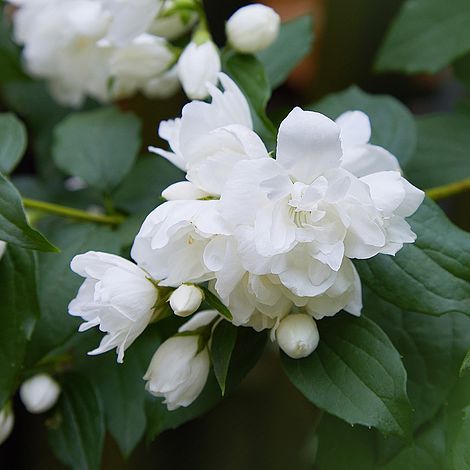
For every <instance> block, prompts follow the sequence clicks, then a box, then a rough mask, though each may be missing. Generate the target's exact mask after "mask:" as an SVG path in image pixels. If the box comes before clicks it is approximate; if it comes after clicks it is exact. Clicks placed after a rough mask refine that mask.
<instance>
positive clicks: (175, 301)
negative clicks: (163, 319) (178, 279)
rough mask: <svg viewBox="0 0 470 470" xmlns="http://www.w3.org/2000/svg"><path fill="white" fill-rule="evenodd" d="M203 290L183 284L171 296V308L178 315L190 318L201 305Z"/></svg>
mask: <svg viewBox="0 0 470 470" xmlns="http://www.w3.org/2000/svg"><path fill="white" fill-rule="evenodd" d="M202 299H203V293H202V290H201V289H200V288H199V287H196V286H193V285H187V284H182V285H181V286H179V287H178V289H176V290H175V291H174V292H173V293H172V294H171V295H170V306H171V308H172V309H173V311H174V312H175V314H176V315H178V316H180V317H188V316H189V315H192V314H193V313H194V312H195V311H196V310H197V309H198V308H199V306H200V305H201V302H202Z"/></svg>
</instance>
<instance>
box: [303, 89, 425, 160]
mask: <svg viewBox="0 0 470 470" xmlns="http://www.w3.org/2000/svg"><path fill="white" fill-rule="evenodd" d="M309 108H310V109H311V110H313V111H317V112H320V113H323V114H326V115H327V116H329V117H330V118H331V119H336V118H337V117H338V116H339V115H340V114H342V113H344V112H345V111H350V110H359V111H363V112H364V113H366V114H367V115H368V116H369V119H370V121H371V128H372V135H371V140H370V141H371V143H372V144H376V145H380V146H381V147H384V148H386V149H387V150H388V151H390V152H391V153H393V155H395V156H396V157H397V158H398V160H399V161H400V164H401V165H406V163H407V162H408V161H409V159H410V158H411V156H412V155H413V154H414V152H415V149H416V125H415V122H414V119H413V116H412V115H411V113H410V112H409V111H408V109H407V108H406V107H405V106H403V105H402V104H401V103H400V102H399V101H398V100H396V99H395V98H393V97H391V96H386V95H370V94H368V93H365V92H363V91H362V90H361V89H359V88H357V87H355V86H352V87H350V88H348V89H347V90H344V91H342V92H339V93H334V94H331V95H328V96H327V97H326V98H323V99H322V100H321V101H319V102H318V103H315V104H314V105H312V106H310V107H309Z"/></svg>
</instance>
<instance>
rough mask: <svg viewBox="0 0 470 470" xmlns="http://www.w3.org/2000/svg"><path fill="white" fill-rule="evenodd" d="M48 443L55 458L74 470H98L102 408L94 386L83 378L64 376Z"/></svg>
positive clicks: (102, 419)
mask: <svg viewBox="0 0 470 470" xmlns="http://www.w3.org/2000/svg"><path fill="white" fill-rule="evenodd" d="M63 378H64V380H63V382H62V393H61V397H60V400H59V404H58V406H57V410H56V413H55V415H54V417H53V418H52V419H51V420H50V421H49V423H50V424H49V426H50V429H49V442H50V443H51V446H52V449H53V451H54V453H55V454H56V456H57V458H58V459H59V460H60V461H61V462H62V463H64V464H65V465H67V466H69V467H71V468H72V469H74V470H98V469H99V468H100V467H101V465H100V462H101V453H102V449H103V443H104V436H105V424H104V411H103V405H102V403H101V401H100V399H99V396H98V394H97V391H96V389H95V387H94V385H93V384H92V383H91V382H90V381H89V380H88V379H86V378H85V377H83V376H79V375H72V374H69V375H65V376H64V377H63Z"/></svg>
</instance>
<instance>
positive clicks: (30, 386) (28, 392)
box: [20, 374, 60, 413]
mask: <svg viewBox="0 0 470 470" xmlns="http://www.w3.org/2000/svg"><path fill="white" fill-rule="evenodd" d="M59 395H60V387H59V384H58V383H57V382H56V381H55V380H54V379H52V378H51V377H50V376H49V375H46V374H37V375H34V376H33V377H31V378H30V379H28V380H26V381H25V382H23V384H22V385H21V387H20V397H21V401H22V402H23V404H24V406H25V407H26V409H27V410H28V411H29V412H30V413H44V412H45V411H48V410H50V409H51V408H52V407H53V406H54V405H55V404H56V403H57V399H58V398H59Z"/></svg>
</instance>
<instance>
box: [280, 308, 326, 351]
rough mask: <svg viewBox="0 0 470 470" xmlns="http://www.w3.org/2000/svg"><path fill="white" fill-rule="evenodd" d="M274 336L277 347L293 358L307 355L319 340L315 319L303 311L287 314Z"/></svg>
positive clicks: (313, 349)
mask: <svg viewBox="0 0 470 470" xmlns="http://www.w3.org/2000/svg"><path fill="white" fill-rule="evenodd" d="M276 338H277V342H278V344H279V347H280V348H281V349H282V350H283V351H284V352H285V353H286V354H287V355H288V356H290V357H292V358H293V359H300V358H302V357H307V356H309V355H310V354H311V353H312V352H313V351H315V349H316V347H317V346H318V341H319V340H320V336H319V334H318V328H317V324H316V323H315V320H314V319H313V318H312V317H311V316H309V315H305V314H303V313H296V314H293V315H287V317H285V318H284V319H283V320H282V321H281V323H280V324H279V327H278V328H277V331H276Z"/></svg>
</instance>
